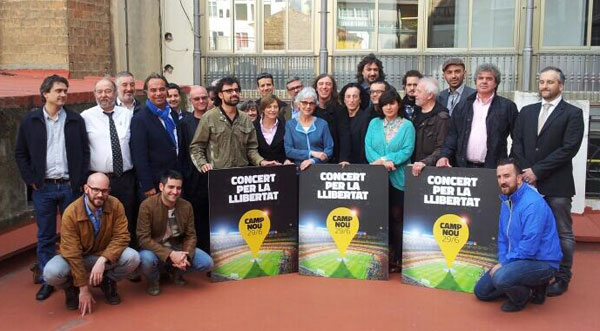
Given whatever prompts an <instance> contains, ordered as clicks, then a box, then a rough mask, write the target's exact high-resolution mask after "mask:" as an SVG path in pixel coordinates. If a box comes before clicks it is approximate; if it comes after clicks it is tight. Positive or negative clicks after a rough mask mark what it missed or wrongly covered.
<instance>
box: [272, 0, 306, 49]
mask: <svg viewBox="0 0 600 331" xmlns="http://www.w3.org/2000/svg"><path fill="white" fill-rule="evenodd" d="M312 3H313V2H312V1H305V0H286V1H283V0H279V1H277V0H263V18H264V24H263V48H264V50H269V51H287V50H311V49H312V34H313V32H312V27H313V22H312Z"/></svg>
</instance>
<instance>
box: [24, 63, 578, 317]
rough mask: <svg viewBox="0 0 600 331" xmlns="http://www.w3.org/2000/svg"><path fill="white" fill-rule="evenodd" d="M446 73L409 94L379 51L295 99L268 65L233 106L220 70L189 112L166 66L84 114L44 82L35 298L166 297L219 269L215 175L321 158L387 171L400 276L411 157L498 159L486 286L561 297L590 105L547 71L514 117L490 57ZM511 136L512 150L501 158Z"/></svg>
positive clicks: (415, 78)
mask: <svg viewBox="0 0 600 331" xmlns="http://www.w3.org/2000/svg"><path fill="white" fill-rule="evenodd" d="M442 73H443V77H444V79H445V80H446V82H447V83H448V88H447V89H445V90H443V91H442V90H441V88H440V86H439V84H438V82H437V81H436V80H435V79H433V78H431V77H423V75H422V74H421V73H420V72H419V71H417V70H410V71H408V72H407V73H406V74H405V75H404V77H403V80H402V82H403V87H404V94H405V95H404V97H403V98H401V97H400V95H399V93H398V91H397V90H396V89H395V88H394V87H393V86H391V85H390V84H389V83H387V82H386V80H385V73H384V70H383V64H382V62H381V61H380V60H379V59H377V57H376V56H375V55H374V54H369V55H368V56H366V57H365V58H363V59H362V61H361V62H360V63H359V64H358V68H357V75H356V78H357V81H356V82H352V83H349V84H346V85H345V86H343V87H342V88H341V89H340V90H339V93H338V87H337V84H336V81H335V79H334V77H333V76H332V75H330V74H327V73H323V74H320V75H318V76H317V77H316V78H315V79H314V81H313V82H312V85H311V86H306V87H305V86H304V84H303V82H302V80H301V79H299V78H298V77H292V78H290V79H289V80H288V81H287V82H286V84H285V85H286V86H285V87H286V89H287V92H288V95H289V98H290V100H291V101H290V102H289V103H286V102H284V101H282V100H280V99H279V98H278V97H277V96H275V95H274V93H273V92H274V90H275V84H274V79H273V76H272V75H271V74H269V73H262V74H260V75H259V76H258V77H257V79H256V85H257V90H258V92H259V93H260V95H261V97H260V98H259V99H258V100H249V101H247V102H245V103H243V104H240V99H241V85H240V82H239V81H238V80H237V78H235V77H233V76H227V77H223V78H221V79H220V80H218V81H217V82H216V83H215V84H214V85H211V86H210V87H208V88H205V87H202V86H191V87H190V88H189V104H190V105H191V108H192V112H188V111H187V110H186V109H182V107H181V106H182V104H183V102H182V101H183V99H184V95H185V93H184V91H183V89H181V88H180V87H179V86H177V85H176V84H172V83H169V82H168V81H167V80H166V79H165V78H164V77H163V76H162V75H160V74H156V73H153V74H151V75H149V76H148V77H147V78H146V79H145V81H144V87H143V90H144V93H145V95H146V101H145V102H143V103H142V102H139V101H138V100H137V99H136V98H135V97H134V95H135V79H134V77H133V75H132V74H131V73H128V72H120V73H118V74H117V75H116V77H115V80H114V81H113V80H111V79H110V78H103V79H101V80H99V81H98V82H97V83H96V86H95V89H94V95H95V97H96V101H97V105H96V106H94V107H92V108H90V109H88V110H85V111H83V112H82V113H81V115H79V114H77V113H75V112H72V111H69V110H67V109H66V108H65V107H64V105H65V102H66V96H67V90H68V81H67V80H66V79H65V78H63V77H60V76H56V75H53V76H49V77H47V78H46V79H45V80H44V82H43V83H42V86H41V87H40V92H41V97H42V101H43V103H44V105H43V107H41V108H38V109H35V110H34V111H32V112H31V113H29V114H27V115H26V116H25V117H24V118H23V120H22V122H21V126H20V128H19V133H18V138H17V146H16V150H15V157H16V160H17V163H18V165H19V169H20V171H21V175H22V177H23V179H24V181H25V182H26V183H27V184H28V185H29V186H30V187H31V188H32V190H33V192H32V193H33V194H32V197H33V202H34V210H35V216H36V220H37V224H38V247H37V255H38V267H39V270H41V271H43V274H42V276H41V277H40V282H42V287H41V288H40V290H39V291H38V293H37V295H36V298H37V299H38V300H44V299H46V298H47V297H48V296H50V295H51V293H52V292H53V291H54V286H58V287H62V288H65V294H66V298H67V299H66V300H67V302H66V304H67V307H68V308H69V309H77V308H80V309H81V310H82V312H83V313H85V312H86V311H87V312H90V311H91V303H92V302H93V298H92V296H91V294H90V291H89V288H88V287H89V286H98V285H100V287H101V289H102V290H103V291H104V294H105V297H106V299H107V301H108V302H109V303H118V302H119V301H120V299H119V298H118V294H117V293H116V283H115V282H116V281H117V280H119V279H122V278H123V277H125V276H127V275H128V274H129V275H131V276H130V280H134V281H135V280H139V276H136V270H139V271H140V272H141V274H142V275H143V276H144V277H145V278H146V280H147V281H148V287H147V292H148V294H150V295H158V294H159V293H160V279H161V272H160V270H161V268H162V269H167V270H168V272H167V274H171V276H172V277H171V278H172V279H173V281H174V282H175V283H178V284H183V283H184V280H183V278H182V277H181V273H182V272H183V271H188V270H203V271H204V270H210V268H211V267H212V260H211V258H210V256H209V255H208V254H207V253H206V252H209V250H210V244H209V242H210V241H209V226H208V207H209V206H208V180H207V172H209V171H211V170H212V169H224V168H232V167H245V166H249V165H253V166H277V165H281V164H295V165H296V166H297V167H298V170H299V171H303V170H305V169H307V168H308V167H310V166H311V165H313V164H320V163H334V164H340V165H341V167H345V166H346V165H348V164H371V165H376V166H383V167H385V169H386V170H387V171H388V173H389V180H390V183H389V206H390V209H389V216H390V227H389V228H390V270H392V271H398V270H399V268H400V266H401V261H402V223H403V219H402V218H403V204H404V190H405V185H404V182H405V177H404V176H405V175H404V174H405V171H404V169H405V167H406V166H407V165H409V164H412V175H414V176H418V175H419V174H420V173H421V172H422V171H423V169H424V168H425V167H427V166H430V167H431V166H437V167H451V166H455V167H471V168H494V169H496V167H497V173H498V182H499V186H500V189H501V191H502V193H503V201H504V202H503V207H502V213H501V215H500V228H499V230H500V234H499V237H498V248H499V252H498V257H499V261H500V264H498V265H497V266H495V267H494V268H492V269H491V270H490V271H489V272H488V273H486V275H485V276H484V277H482V280H481V281H480V282H479V284H478V285H477V287H476V290H475V292H476V294H477V296H478V297H479V298H481V299H484V300H487V299H490V298H496V297H498V296H499V295H503V294H506V295H508V297H509V301H508V302H507V304H505V305H504V306H503V310H506V311H516V310H520V309H522V308H523V307H524V306H525V304H526V303H527V302H528V301H529V300H530V297H532V296H534V294H535V295H538V297H542V295H541V294H540V293H542V292H541V291H543V297H544V298H545V294H546V287H547V286H548V285H549V282H550V281H551V280H552V279H553V282H552V283H551V285H550V287H549V288H548V290H547V293H548V295H549V296H552V295H560V294H562V293H563V292H565V291H566V290H567V288H568V284H569V281H570V278H571V266H572V259H573V251H574V237H573V232H572V220H571V216H570V208H571V198H572V196H573V195H574V193H575V187H574V183H573V177H572V174H571V173H572V164H571V159H572V158H573V157H574V155H575V154H576V153H577V151H578V149H579V146H580V144H581V140H582V137H583V116H582V111H581V109H579V108H576V107H575V106H572V105H570V104H569V103H567V102H566V101H564V100H563V99H562V96H561V92H562V89H563V86H564V79H565V78H564V74H563V73H562V71H561V70H560V69H559V68H555V67H548V68H545V69H543V70H542V71H541V72H540V76H539V77H540V78H539V90H540V96H541V97H542V102H541V103H537V104H533V105H529V106H527V107H525V108H524V109H523V110H522V111H521V113H519V112H518V111H517V107H516V105H515V103H514V102H512V101H510V100H509V99H506V98H504V97H501V96H500V95H498V94H497V88H498V85H499V84H500V82H501V73H500V71H499V70H498V68H497V67H496V66H495V65H492V64H482V65H480V66H478V67H477V69H476V71H475V73H474V83H475V89H472V88H470V87H468V86H466V84H465V76H466V68H465V63H464V61H463V60H462V59H461V58H456V57H452V58H449V59H447V60H446V61H445V62H444V64H443V66H442ZM240 106H241V107H240ZM509 136H511V137H512V141H513V142H512V150H511V153H510V155H511V156H512V157H513V159H507V158H508V156H509V153H508V152H509V151H508V149H507V139H508V137H509ZM521 169H523V170H521ZM90 174H91V175H90ZM533 187H535V188H536V189H537V191H536V190H535V189H533ZM81 191H83V195H82V196H81V197H79V195H80V194H81V193H80V192H81ZM109 194H110V196H109ZM188 201H189V202H188ZM530 205H532V206H534V207H530ZM67 206H68V207H67ZM138 206H139V208H138ZM57 208H58V209H59V211H60V212H61V213H62V214H63V221H62V228H61V242H60V255H55V254H56V252H55V241H56V230H55V229H56V223H55V222H56V218H55V215H56V210H57ZM549 210H550V211H551V212H548V211H549ZM540 211H543V212H540ZM507 215H508V216H507ZM507 217H508V222H506V221H505V220H506V218H507ZM557 233H558V234H557ZM559 238H560V239H559ZM558 243H560V244H558ZM557 245H558V246H557ZM138 251H139V253H138ZM530 262H531V263H533V262H539V263H544V266H545V267H544V268H546V267H547V268H546V269H547V272H546V273H544V274H543V275H542V274H541V273H535V272H533V273H534V274H535V275H534V276H532V275H531V274H527V273H524V272H523V270H528V269H527V268H532V267H531V266H530V265H529V264H530ZM138 264H139V268H138ZM517 265H518V266H517ZM539 269H540V268H537V269H535V270H539ZM546 269H544V270H546ZM555 269H556V270H555ZM87 273H89V277H87V278H86V275H87ZM542 287H543V288H542ZM532 289H535V291H534V290H532ZM540 300H541V299H538V300H537V301H538V302H539V301H540ZM541 301H542V302H543V300H541ZM505 306H506V307H505Z"/></svg>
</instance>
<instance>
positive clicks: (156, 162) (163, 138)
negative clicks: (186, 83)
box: [129, 73, 179, 200]
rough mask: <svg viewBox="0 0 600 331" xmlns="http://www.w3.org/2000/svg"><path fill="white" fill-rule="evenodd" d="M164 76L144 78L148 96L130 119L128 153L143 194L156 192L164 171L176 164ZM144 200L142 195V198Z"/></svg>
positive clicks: (176, 148)
mask: <svg viewBox="0 0 600 331" xmlns="http://www.w3.org/2000/svg"><path fill="white" fill-rule="evenodd" d="M167 85H168V82H167V79H166V78H165V77H164V76H163V75H161V74H158V73H153V74H150V76H148V77H147V78H146V81H145V82H144V92H145V93H146V96H147V97H148V99H147V100H146V104H145V105H144V107H143V108H142V109H141V110H140V111H139V112H138V113H137V114H136V115H135V116H133V119H132V120H131V140H130V142H129V145H130V147H131V156H132V158H133V165H134V167H135V169H136V177H137V180H138V182H139V186H140V191H141V192H139V194H140V195H143V196H144V197H146V198H147V197H149V196H152V195H155V194H156V192H158V191H157V190H158V182H159V181H160V176H161V175H162V173H163V172H165V171H167V170H171V169H175V170H176V169H177V168H178V163H179V162H178V161H177V155H178V153H179V141H178V140H179V139H178V137H177V128H176V126H175V125H176V122H175V119H173V115H172V114H171V107H169V104H168V103H167ZM141 200H143V199H141Z"/></svg>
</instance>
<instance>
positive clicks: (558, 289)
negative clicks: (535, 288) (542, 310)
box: [546, 279, 569, 297]
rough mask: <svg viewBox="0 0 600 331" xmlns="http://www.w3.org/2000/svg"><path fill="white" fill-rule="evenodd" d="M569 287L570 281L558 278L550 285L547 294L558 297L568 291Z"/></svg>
mask: <svg viewBox="0 0 600 331" xmlns="http://www.w3.org/2000/svg"><path fill="white" fill-rule="evenodd" d="M567 289H569V283H568V282H567V281H564V280H562V279H557V280H556V281H555V282H554V283H552V284H550V286H548V291H547V292H546V295H548V296H549V297H557V296H559V295H561V294H563V293H565V292H567Z"/></svg>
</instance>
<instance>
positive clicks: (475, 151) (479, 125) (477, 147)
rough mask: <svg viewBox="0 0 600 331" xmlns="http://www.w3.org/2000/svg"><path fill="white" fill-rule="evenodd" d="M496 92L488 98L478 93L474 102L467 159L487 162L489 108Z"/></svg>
mask: <svg viewBox="0 0 600 331" xmlns="http://www.w3.org/2000/svg"><path fill="white" fill-rule="evenodd" d="M494 96H495V94H492V95H491V96H490V97H489V98H488V99H486V100H482V99H481V98H480V97H479V94H477V97H476V98H475V101H474V102H473V122H471V134H470V135H469V143H468V145H467V161H469V162H477V163H485V155H486V154H487V124H486V119H487V115H488V110H489V109H490V105H491V103H492V100H493V99H494Z"/></svg>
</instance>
